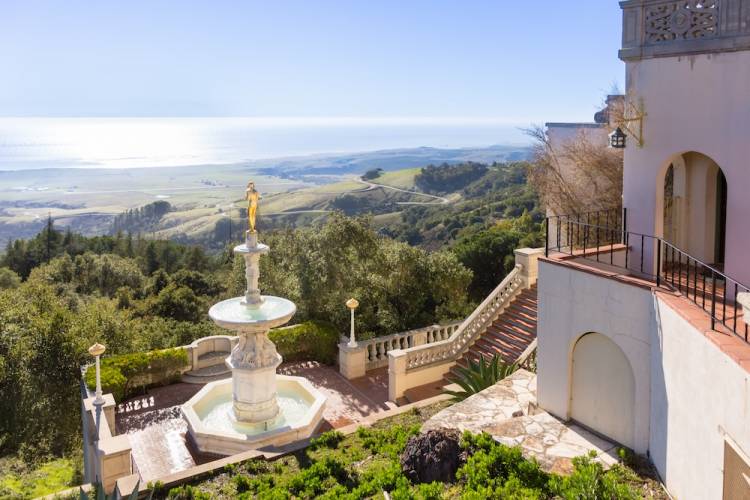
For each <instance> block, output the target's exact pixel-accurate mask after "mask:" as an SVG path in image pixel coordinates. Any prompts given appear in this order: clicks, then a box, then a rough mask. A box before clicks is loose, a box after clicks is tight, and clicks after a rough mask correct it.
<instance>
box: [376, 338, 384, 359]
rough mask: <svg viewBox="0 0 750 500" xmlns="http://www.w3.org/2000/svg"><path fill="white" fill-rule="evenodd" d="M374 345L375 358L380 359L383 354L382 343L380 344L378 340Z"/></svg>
mask: <svg viewBox="0 0 750 500" xmlns="http://www.w3.org/2000/svg"><path fill="white" fill-rule="evenodd" d="M376 346H377V359H378V361H380V360H381V359H383V358H382V355H383V345H382V343H381V342H378V343H377V344H376Z"/></svg>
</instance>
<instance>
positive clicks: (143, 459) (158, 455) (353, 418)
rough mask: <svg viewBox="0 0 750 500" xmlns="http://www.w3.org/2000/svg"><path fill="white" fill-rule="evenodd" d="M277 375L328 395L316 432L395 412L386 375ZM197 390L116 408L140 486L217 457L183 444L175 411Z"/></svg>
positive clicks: (186, 388) (286, 369) (293, 366)
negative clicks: (304, 380)
mask: <svg viewBox="0 0 750 500" xmlns="http://www.w3.org/2000/svg"><path fill="white" fill-rule="evenodd" d="M278 371H279V373H280V374H284V375H295V376H302V377H306V378H307V379H308V380H310V382H311V383H312V384H313V385H314V386H315V387H316V388H317V389H319V390H320V391H322V392H323V393H324V394H325V395H326V396H327V402H326V409H325V412H324V414H323V418H324V421H323V424H322V426H321V428H320V431H321V432H322V431H326V430H329V429H332V428H340V427H344V426H346V425H349V424H352V423H356V422H360V421H362V420H364V419H365V418H366V417H368V416H370V415H373V414H375V413H379V412H382V411H386V410H388V409H390V408H393V407H394V405H393V404H391V403H389V402H387V398H388V373H387V371H386V370H373V371H371V372H368V375H367V376H366V377H362V378H361V379H355V380H351V381H349V380H346V379H345V378H344V377H342V376H341V375H340V374H339V372H338V371H337V370H336V369H335V368H333V367H329V366H325V365H320V364H318V363H312V362H305V363H289V364H284V365H282V366H281V367H279V370H278ZM202 387H203V386H202V385H201V384H187V383H176V384H171V385H168V386H164V387H156V388H153V389H150V390H148V392H147V394H145V395H144V396H140V397H136V398H131V399H129V400H127V401H124V402H122V403H121V404H119V405H118V407H117V413H116V425H117V432H118V434H127V435H128V438H129V440H130V444H131V446H132V448H133V452H132V453H133V459H134V461H135V464H136V466H137V468H138V471H139V472H140V474H141V478H142V480H143V481H144V482H147V481H150V480H154V479H157V478H159V477H162V476H164V475H167V474H171V473H174V472H178V471H181V470H185V469H188V468H190V467H193V466H195V465H200V464H203V463H206V462H210V461H212V460H216V459H217V458H220V457H217V456H214V455H206V454H202V453H199V452H197V450H195V448H194V447H193V446H192V445H190V444H189V443H188V442H187V441H186V439H185V435H186V432H187V425H186V424H185V422H184V421H183V419H182V417H181V415H180V406H181V405H182V403H184V402H185V401H187V400H188V399H190V398H191V397H192V396H193V395H194V394H195V393H197V392H198V391H199V390H200V389H201V388H202Z"/></svg>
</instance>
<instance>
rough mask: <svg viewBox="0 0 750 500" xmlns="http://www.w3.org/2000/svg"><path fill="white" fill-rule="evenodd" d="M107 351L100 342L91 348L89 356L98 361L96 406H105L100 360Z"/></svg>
mask: <svg viewBox="0 0 750 500" xmlns="http://www.w3.org/2000/svg"><path fill="white" fill-rule="evenodd" d="M105 349H106V348H105V347H104V346H103V345H101V344H100V343H98V342H97V343H96V344H94V345H92V346H91V347H89V354H91V355H92V356H94V359H96V398H95V399H94V404H95V405H102V404H104V398H102V378H101V375H100V373H99V358H100V357H101V355H102V354H104V350H105Z"/></svg>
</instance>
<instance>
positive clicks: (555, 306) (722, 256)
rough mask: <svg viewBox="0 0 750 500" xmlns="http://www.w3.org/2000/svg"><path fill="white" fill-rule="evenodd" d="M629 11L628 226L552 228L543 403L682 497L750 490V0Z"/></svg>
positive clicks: (543, 323)
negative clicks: (744, 297) (622, 449)
mask: <svg viewBox="0 0 750 500" xmlns="http://www.w3.org/2000/svg"><path fill="white" fill-rule="evenodd" d="M620 5H621V7H622V9H623V48H622V50H621V51H620V58H621V59H622V60H624V61H625V63H626V72H627V79H626V82H627V89H626V99H627V100H628V103H629V105H630V108H629V109H630V110H631V113H630V118H634V120H633V121H632V122H629V123H628V125H630V126H629V127H628V129H629V130H630V131H631V132H629V133H628V138H627V145H626V149H625V164H624V187H623V206H624V209H625V210H626V214H627V217H626V223H625V229H624V230H621V228H618V229H617V230H616V231H613V230H611V228H608V227H604V226H601V225H599V226H594V225H587V224H582V223H580V222H578V221H577V220H576V218H574V217H570V218H565V217H562V218H560V219H557V220H555V221H554V223H553V224H551V225H550V227H553V228H554V230H553V231H551V232H550V233H549V234H548V238H547V254H548V255H547V257H545V258H540V259H539V277H538V301H539V304H538V330H537V333H538V354H537V355H538V402H539V405H540V406H541V407H543V408H544V409H545V410H547V411H549V412H550V413H553V414H554V415H557V416H558V417H561V418H563V419H572V420H575V421H577V422H579V423H581V424H583V425H585V426H587V427H588V428H590V429H591V430H594V431H596V432H598V433H600V434H602V435H604V436H606V437H608V438H611V439H613V440H615V441H617V442H619V443H621V444H623V445H625V446H628V447H630V448H632V449H633V450H634V451H636V452H637V453H641V454H644V455H647V456H649V458H650V459H651V460H652V462H653V463H654V465H655V466H656V468H657V470H658V472H659V474H660V475H661V477H662V479H663V481H664V482H665V484H666V487H667V488H668V490H669V491H670V492H671V493H672V494H673V495H674V496H675V497H677V498H680V499H714V498H716V499H718V498H725V499H735V498H750V465H748V464H750V458H748V457H749V456H750V380H749V376H748V375H749V374H750V344H748V342H747V339H748V337H747V327H746V324H745V322H744V315H743V312H742V308H741V306H739V305H738V304H737V303H736V302H735V298H736V296H737V295H738V294H740V293H743V292H747V291H748V289H747V288H746V286H747V285H750V261H749V260H748V259H749V255H750V253H749V251H748V249H750V222H748V219H749V218H750V195H749V193H750V0H687V1H674V0H627V1H623V2H620ZM627 109H628V108H627V107H626V110H627ZM626 115H627V112H626ZM626 117H627V116H626ZM640 118H642V123H640V122H638V120H637V119H640ZM639 125H642V126H643V127H642V131H643V132H642V136H640V133H639V128H640V127H639ZM639 139H642V144H639V142H640V141H639Z"/></svg>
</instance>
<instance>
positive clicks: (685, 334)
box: [649, 297, 750, 500]
mask: <svg viewBox="0 0 750 500" xmlns="http://www.w3.org/2000/svg"><path fill="white" fill-rule="evenodd" d="M655 304H656V310H657V315H656V318H657V327H658V328H657V335H658V341H656V342H654V343H653V344H652V347H653V349H652V352H651V379H652V388H651V426H650V427H651V436H650V439H649V449H650V455H651V460H652V461H653V462H654V465H656V468H657V469H658V471H659V474H660V476H661V477H662V479H663V480H664V481H665V483H666V485H667V489H668V490H669V491H670V492H671V493H672V494H673V495H674V496H675V497H676V498H680V499H684V500H689V499H700V500H710V499H714V498H717V499H718V498H721V493H722V482H723V477H724V472H723V467H724V440H725V438H729V439H730V440H731V441H732V442H733V444H734V445H735V447H737V448H739V449H740V450H741V451H742V452H743V453H744V454H745V455H750V381H749V380H748V373H747V372H746V371H745V370H744V369H743V368H742V367H740V366H739V365H738V364H737V363H736V362H735V361H734V360H732V359H731V358H729V356H727V355H726V354H724V353H723V352H722V351H721V350H720V349H719V348H718V347H717V346H716V345H715V344H713V343H712V342H711V341H709V340H708V339H707V338H706V337H705V336H704V335H703V333H702V332H700V331H697V330H696V329H695V327H693V326H692V325H691V324H690V323H688V322H687V321H686V320H685V319H684V318H683V317H682V316H680V315H679V314H678V313H677V312H676V311H675V310H674V309H673V308H672V307H670V306H669V305H667V304H665V303H664V302H663V301H662V300H661V299H659V298H658V297H657V298H656V300H655Z"/></svg>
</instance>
